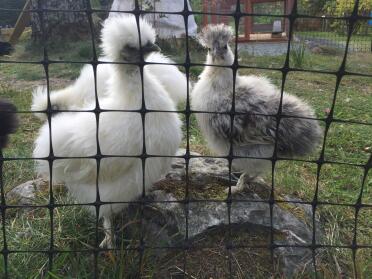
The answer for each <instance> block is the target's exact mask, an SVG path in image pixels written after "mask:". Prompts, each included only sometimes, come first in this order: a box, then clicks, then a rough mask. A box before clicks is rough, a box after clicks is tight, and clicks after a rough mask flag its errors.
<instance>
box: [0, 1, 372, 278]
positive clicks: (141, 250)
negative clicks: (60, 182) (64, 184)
mask: <svg viewBox="0 0 372 279" xmlns="http://www.w3.org/2000/svg"><path fill="white" fill-rule="evenodd" d="M38 2H39V7H43V6H42V4H41V3H42V2H44V1H38ZM241 2H242V1H239V0H237V1H236V5H235V7H236V8H235V10H233V11H230V12H228V13H226V12H224V13H210V14H208V15H215V16H226V17H229V18H230V17H231V19H232V20H233V21H234V28H235V34H239V28H240V23H241V20H242V18H245V17H249V16H256V17H260V16H265V17H275V18H278V17H280V18H282V19H286V20H288V27H289V28H288V30H289V34H287V36H288V38H292V37H293V32H294V28H295V24H296V21H298V20H299V19H322V20H324V19H325V18H326V19H329V20H342V21H346V22H347V25H348V33H347V39H346V45H345V47H344V49H343V50H342V51H343V55H342V61H341V64H340V66H339V67H338V69H337V70H335V71H331V70H312V69H302V68H296V67H291V63H290V59H291V57H290V50H291V47H292V46H291V45H292V44H293V41H292V40H288V43H287V51H286V55H285V60H284V65H283V66H280V67H268V66H267V67H266V66H249V65H241V63H240V62H239V49H238V46H239V43H238V38H239V36H236V39H235V45H234V54H235V60H234V63H233V64H232V65H231V66H221V67H227V68H230V69H231V70H232V72H233V77H234V89H233V90H234V94H233V100H234V98H235V77H236V75H237V73H238V71H240V70H242V69H257V70H270V71H277V72H278V73H280V74H281V81H282V82H281V94H282V96H283V92H284V90H285V86H286V81H287V77H288V75H289V74H291V73H294V72H301V73H307V74H308V75H312V74H314V75H315V74H317V75H323V74H324V75H328V76H329V75H332V76H334V77H335V78H336V85H335V87H334V91H333V97H332V103H331V106H330V108H329V111H328V113H327V116H326V117H321V118H317V119H314V120H317V121H320V122H322V123H323V124H324V127H325V128H324V139H323V144H322V148H321V151H320V155H319V157H318V158H316V159H314V160H305V159H288V158H285V159H283V158H280V157H278V156H277V154H276V153H277V152H276V148H275V151H274V155H273V156H272V157H271V158H267V160H270V161H271V163H272V169H271V172H272V173H271V192H270V196H269V198H268V199H267V200H261V201H257V200H254V199H252V200H246V199H245V200H236V199H234V198H233V197H232V195H231V191H230V192H229V194H228V195H227V198H226V199H225V200H224V201H223V202H224V203H225V204H226V206H227V218H228V225H227V226H226V228H227V229H226V236H225V243H224V244H225V248H226V251H227V259H226V263H227V266H228V267H227V269H228V271H229V272H228V273H229V274H228V275H227V277H230V278H237V277H235V275H233V270H232V269H233V267H232V266H233V262H234V260H235V259H234V258H233V256H232V251H234V250H237V249H247V250H249V249H267V250H269V251H270V253H271V262H270V263H269V264H271V265H272V266H273V270H274V269H275V265H276V264H277V263H276V262H275V257H274V251H276V250H278V249H281V248H286V249H288V248H292V249H309V250H311V252H312V262H311V267H310V269H311V270H312V274H314V276H315V277H319V276H320V275H319V274H318V273H317V272H316V271H317V270H318V266H317V262H318V261H317V259H316V257H317V253H318V252H319V251H321V250H322V249H348V250H350V251H351V255H352V257H351V260H352V272H351V275H352V276H354V277H355V278H361V276H362V275H361V274H359V273H358V271H359V270H361V269H360V267H359V266H358V265H359V264H358V259H357V253H358V251H359V250H360V249H372V244H371V239H369V241H370V243H363V244H360V243H358V238H357V232H358V218H359V215H360V212H361V210H363V209H370V208H371V206H372V205H371V204H367V203H364V202H363V195H364V194H365V193H366V189H365V188H366V187H367V182H368V181H367V179H368V172H369V170H370V169H371V167H372V155H369V159H368V161H367V162H366V163H365V164H359V163H349V162H341V161H337V160H329V159H327V158H326V157H325V152H326V146H327V145H326V142H327V136H328V133H329V130H330V127H331V125H332V124H334V123H343V124H347V123H350V124H353V125H364V126H365V127H368V126H370V125H372V123H366V122H365V121H363V119H359V120H344V119H342V117H341V118H340V117H337V116H336V115H335V105H336V100H337V98H338V97H339V96H338V93H339V87H340V84H341V81H342V80H343V78H345V77H347V76H353V77H355V76H360V77H364V78H372V74H371V73H356V72H352V71H349V70H348V69H347V59H348V55H349V45H350V41H351V38H352V36H353V30H354V29H353V27H354V26H355V25H356V24H357V23H358V22H359V21H362V20H363V21H366V20H371V18H370V17H369V16H365V15H360V14H359V12H358V11H359V4H360V1H358V0H356V1H355V5H354V8H353V10H352V12H351V14H349V15H347V16H343V17H331V16H326V17H321V16H312V15H306V14H300V13H299V12H298V9H297V6H298V5H297V1H294V5H293V8H292V9H291V12H290V13H289V14H284V15H277V14H275V15H270V14H266V13H265V14H251V13H246V12H245V11H244V10H242V9H241V7H242V6H241V4H242V3H241ZM140 7H141V5H140V4H139V2H138V1H135V9H134V10H133V11H125V12H123V11H110V12H111V13H130V14H133V15H134V16H135V17H136V19H137V23H138V22H139V18H140V17H141V16H142V15H144V14H156V13H158V14H162V15H167V14H173V15H179V16H182V17H183V19H184V25H185V30H186V37H185V60H184V62H182V63H175V64H173V65H176V66H178V67H180V68H182V69H184V72H185V74H186V77H187V80H189V79H190V75H191V69H192V68H194V67H203V66H206V65H205V64H204V63H203V62H202V61H194V60H193V59H191V57H190V38H189V36H188V30H189V28H188V17H189V16H190V15H195V16H203V15H205V14H206V13H203V12H201V11H191V10H189V8H188V3H187V1H185V3H184V9H183V10H182V11H180V12H166V11H161V12H154V11H145V10H141V8H140ZM0 11H2V12H7V11H8V12H20V10H14V9H7V8H4V7H2V6H0ZM30 12H31V13H33V14H37V16H38V17H39V20H40V23H41V29H42V30H43V28H44V25H45V16H46V15H47V14H48V13H55V12H64V13H70V12H71V13H85V14H86V16H87V18H88V22H89V28H90V33H91V43H92V49H93V59H92V60H91V61H90V62H89V64H91V65H92V67H93V71H94V76H95V83H96V84H97V67H99V65H100V64H104V63H107V62H103V61H99V55H98V50H97V46H96V41H97V38H98V37H99V34H96V31H95V28H94V20H93V16H94V14H98V13H107V11H105V10H100V9H93V8H92V7H91V4H90V1H86V9H83V10H74V11H70V10H49V9H44V8H39V9H33V10H30ZM138 32H140V29H139V28H138ZM42 41H43V45H42V49H43V58H42V60H41V61H36V62H31V61H18V60H17V61H13V60H11V59H10V60H9V59H0V67H1V65H6V64H19V65H21V66H22V65H23V64H37V65H41V66H42V67H43V69H44V72H45V78H46V81H47V88H48V109H47V111H46V113H47V115H48V120H49V123H51V121H52V113H53V112H54V111H53V108H52V106H51V103H50V99H49V92H50V91H51V90H50V67H51V65H56V64H62V63H72V64H73V63H76V64H79V63H81V62H80V61H73V60H53V59H51V58H50V55H49V53H50V49H48V47H49V46H48V44H47V42H48V38H47V35H46V32H43V40H42ZM149 64H156V63H150V62H142V63H139V64H138V66H139V67H140V69H141V71H140V73H141V80H142V96H143V98H142V107H141V108H140V109H138V110H128V112H133V113H140V114H141V117H142V124H143V143H144V146H143V150H144V152H143V154H141V155H140V156H119V155H118V156H119V157H135V158H138V159H140V160H141V161H142V166H143V171H142V173H143V182H144V179H145V178H144V169H145V164H146V160H148V159H149V158H152V157H156V156H154V155H150V154H147V153H146V146H145V137H146V131H145V117H146V114H148V113H151V112H161V111H154V110H149V109H147V108H146V105H145V99H144V92H143V91H144V90H143V68H144V66H146V65H149ZM188 89H189V88H188ZM188 91H189V90H188ZM367 94H371V92H367ZM95 96H96V97H95V98H96V107H95V108H94V109H92V110H90V111H88V112H89V113H94V114H95V117H96V125H97V127H99V119H100V114H101V113H102V112H105V111H107V110H102V109H101V108H100V107H99V102H98V95H97V88H96V92H95ZM187 96H188V100H187V102H186V105H185V109H182V110H179V111H176V112H174V113H177V114H182V115H183V117H184V119H185V121H184V123H185V133H184V137H185V146H186V152H185V154H184V155H181V156H173V157H175V158H181V159H184V160H185V164H186V189H185V196H184V198H183V199H180V200H178V201H177V202H179V203H182V204H183V205H184V210H185V216H186V218H185V221H184V222H185V226H186V234H185V235H186V236H185V238H184V240H183V241H181V242H180V243H179V244H178V245H176V246H171V247H164V246H160V245H158V244H157V243H146V241H145V239H144V233H143V232H142V231H140V232H139V236H140V237H139V242H138V243H137V245H135V246H134V247H129V248H125V247H118V248H117V249H119V250H120V249H128V250H133V251H135V252H137V253H138V255H139V261H138V263H137V264H138V267H137V268H138V272H137V276H138V277H137V278H148V277H145V271H144V270H143V268H142V266H143V265H142V262H143V261H144V260H145V259H144V258H145V257H146V251H147V250H149V249H164V250H167V249H169V250H181V251H183V252H184V256H183V267H182V270H183V272H180V273H179V275H178V276H180V277H174V278H181V277H186V278H196V277H193V276H191V275H189V274H188V273H187V272H186V271H185V270H187V256H186V255H187V252H188V251H190V249H192V248H193V247H192V242H191V241H190V239H189V237H188V233H187V232H188V226H189V220H188V215H189V214H188V208H189V204H190V203H207V202H208V203H214V202H215V203H216V204H217V203H218V202H221V201H220V200H215V199H203V200H193V199H191V198H190V196H189V179H188V166H189V162H190V160H191V159H192V158H200V157H202V158H208V157H213V156H199V155H192V152H191V151H192V150H191V149H192V148H191V147H190V125H191V117H192V114H195V113H208V112H200V111H198V112H196V111H193V110H192V108H191V106H190V101H189V96H190V95H189V92H188V95H187ZM233 104H234V102H233ZM369 105H372V104H369ZM69 111H70V112H71V110H69ZM164 112H166V111H164ZM17 113H18V114H20V115H22V114H29V113H34V112H31V111H26V110H19V111H18V112H17ZM209 113H211V112H209ZM223 113H225V114H228V115H230V116H231V124H233V122H234V116H236V115H238V114H239V113H237V112H235V105H233V106H232V109H231V111H229V112H223ZM274 117H276V119H277V127H278V125H279V123H280V120H281V119H282V118H283V116H282V114H281V106H280V107H279V109H278V113H277V114H276V115H274ZM284 117H285V116H284ZM232 126H233V125H232ZM51 130H52V129H51V127H50V124H49V131H50V133H51ZM371 137H372V135H371ZM96 138H97V146H98V147H97V149H98V150H97V154H96V155H95V156H90V157H88V158H89V159H93V160H96V163H97V164H96V165H97V179H96V191H97V199H96V201H95V202H94V203H90V204H87V205H89V206H94V207H95V208H96V212H97V216H98V215H99V210H100V207H101V206H102V205H104V204H108V203H109V202H102V201H101V200H100V198H99V183H98V176H99V173H100V164H101V162H102V160H104V159H105V158H109V157H110V156H107V155H104V154H102V153H101V151H100V148H99V141H98V129H97V136H96ZM51 140H52V139H51V137H50V141H51ZM230 142H231V144H230V145H231V146H233V145H232V139H230ZM275 145H277V143H275ZM50 147H51V151H50V154H49V156H47V157H45V158H38V159H42V160H47V161H48V162H49V169H50V176H51V177H52V176H53V172H52V170H53V168H52V166H53V162H54V161H55V160H60V159H64V158H63V157H58V156H56V155H54V153H53V148H52V144H50ZM233 154H234V153H233V150H232V147H231V148H230V154H229V155H227V156H219V158H222V159H225V160H227V161H228V163H229V170H230V180H232V176H231V172H232V161H233V160H234V159H236V158H238V157H237V156H234V155H233ZM34 159H35V158H15V157H4V156H3V155H1V157H0V171H1V176H0V177H1V179H0V185H1V206H0V209H1V231H2V232H1V234H2V247H1V250H0V253H1V257H2V258H3V260H2V261H1V262H2V265H1V267H0V274H1V275H0V276H1V277H2V278H15V277H13V276H12V274H11V273H9V258H10V257H12V255H14V254H17V253H23V254H28V253H39V254H44V255H47V257H48V265H47V267H45V268H46V269H47V270H50V271H52V270H53V266H54V264H55V260H56V255H57V254H63V253H77V252H78V253H80V255H83V254H84V253H90V254H92V255H93V259H94V260H93V261H92V263H93V264H92V265H91V267H92V274H93V275H92V276H94V277H95V278H96V277H102V276H103V275H102V274H101V273H100V272H99V270H98V261H100V260H101V257H102V253H103V252H105V251H107V250H108V249H101V248H99V241H100V237H99V233H100V231H99V227H100V222H99V220H98V218H96V222H95V236H96V241H95V246H94V247H91V248H86V249H78V250H74V249H72V250H69V251H66V250H63V249H62V250H60V249H59V248H58V247H56V246H55V238H54V230H55V223H54V220H55V214H56V213H55V210H56V209H57V208H61V209H62V210H63V209H64V208H66V207H68V206H75V207H76V206H80V204H76V203H74V204H58V203H57V202H56V199H55V190H54V188H53V187H52V185H49V203H48V204H47V205H32V206H28V207H32V208H45V209H47V210H48V212H49V218H50V224H49V227H50V241H49V248H48V249H46V250H42V249H37V250H33V249H24V248H23V247H19V249H12V248H10V247H9V246H8V239H9V235H8V229H7V226H9V225H10V224H9V223H7V212H8V211H9V210H11V209H17V208H22V207H26V206H23V205H10V204H9V202H8V201H7V198H6V194H5V189H4V173H3V165H4V164H5V163H7V162H17V163H18V162H22V161H24V160H34ZM77 159H78V157H77ZM282 160H286V161H291V160H293V161H296V162H306V163H309V164H314V165H316V169H317V170H316V187H315V191H314V195H313V199H312V201H310V202H308V201H296V202H292V201H290V200H283V199H281V198H279V197H278V196H277V195H276V192H275V191H276V187H277V185H276V183H275V179H274V177H275V171H276V166H277V164H278V162H280V161H282ZM333 164H335V165H342V166H345V167H350V168H358V169H360V170H361V171H362V172H363V178H362V183H361V186H360V188H359V194H358V198H357V200H356V202H355V203H341V202H340V203H338V202H327V201H321V200H320V199H319V180H320V176H321V170H322V168H323V166H324V165H333ZM51 177H50V180H52V179H51ZM230 182H231V181H230ZM230 190H231V187H230ZM146 194H147V193H146V192H145V190H144V187H143V195H142V197H141V198H140V199H139V200H136V201H133V202H131V203H135V204H138V205H139V206H140V208H141V209H142V210H140V213H139V214H140V219H141V220H142V218H143V214H144V213H143V208H144V207H145V206H146V205H149V203H151V202H149V201H148V200H146ZM167 202H169V203H171V202H173V203H174V202H175V201H164V203H167ZM235 202H264V203H266V204H268V205H269V206H270V220H271V224H273V216H274V213H273V211H274V206H275V205H278V204H284V203H287V204H290V203H297V204H299V203H303V204H306V205H310V206H311V208H312V224H311V227H312V232H313V234H312V241H311V243H309V244H306V243H305V244H303V245H300V244H291V243H285V244H278V242H276V241H275V237H274V234H275V232H274V227H273V225H272V226H271V229H270V231H269V232H268V233H269V235H270V237H269V239H270V242H269V244H268V245H255V244H247V245H241V244H239V245H236V244H234V243H233V241H231V234H232V230H233V224H231V206H232V204H233V203H235ZM320 206H337V207H347V208H350V209H351V210H352V211H353V212H354V224H353V226H352V227H351V228H350V230H351V231H352V239H351V242H350V244H348V245H345V244H337V243H336V244H323V243H319V242H318V241H317V239H318V238H317V233H319V230H317V226H318V223H317V221H316V219H317V212H318V209H319V207H320ZM245 264H254V257H253V259H250V260H249V259H247V262H246V263H245ZM366 268H367V269H368V267H366ZM273 274H274V273H273ZM366 274H368V273H366ZM25 276H26V275H25ZM246 276H247V277H246V278H251V277H255V275H254V274H249V275H246ZM340 276H341V275H340ZM367 276H368V275H367ZM216 278H217V277H216Z"/></svg>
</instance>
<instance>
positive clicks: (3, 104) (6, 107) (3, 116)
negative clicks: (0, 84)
mask: <svg viewBox="0 0 372 279" xmlns="http://www.w3.org/2000/svg"><path fill="white" fill-rule="evenodd" d="M16 111H17V109H16V107H15V106H14V105H13V104H12V103H10V102H7V101H4V100H0V149H2V148H4V147H5V145H6V143H7V141H8V135H9V134H10V133H14V132H15V130H16V129H17V127H18V118H17V116H16V114H15V112H16Z"/></svg>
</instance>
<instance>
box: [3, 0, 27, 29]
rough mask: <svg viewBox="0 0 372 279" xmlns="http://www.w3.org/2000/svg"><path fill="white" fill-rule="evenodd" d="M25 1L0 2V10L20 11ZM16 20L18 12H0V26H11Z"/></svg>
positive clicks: (6, 0)
mask: <svg viewBox="0 0 372 279" xmlns="http://www.w3.org/2000/svg"><path fill="white" fill-rule="evenodd" d="M25 3H26V0H0V6H1V8H6V9H22V8H23V6H24V5H25ZM17 18H18V12H11V11H4V10H3V11H2V10H0V26H7V25H9V26H13V25H14V24H15V23H16V21H17Z"/></svg>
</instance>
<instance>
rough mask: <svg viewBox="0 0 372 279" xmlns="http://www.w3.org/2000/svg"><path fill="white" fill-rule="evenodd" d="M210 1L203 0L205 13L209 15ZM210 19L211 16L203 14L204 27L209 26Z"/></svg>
mask: <svg viewBox="0 0 372 279" xmlns="http://www.w3.org/2000/svg"><path fill="white" fill-rule="evenodd" d="M208 2H209V0H203V13H208V12H209V11H208V4H209V3H208ZM208 17H209V15H206V14H203V26H207V25H208V23H209V22H208Z"/></svg>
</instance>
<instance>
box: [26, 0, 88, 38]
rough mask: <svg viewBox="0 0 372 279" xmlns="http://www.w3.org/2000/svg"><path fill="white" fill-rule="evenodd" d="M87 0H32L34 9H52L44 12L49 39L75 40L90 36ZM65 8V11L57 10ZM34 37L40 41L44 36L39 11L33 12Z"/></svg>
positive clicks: (45, 30) (46, 33) (46, 32)
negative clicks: (86, 11) (86, 10)
mask: <svg viewBox="0 0 372 279" xmlns="http://www.w3.org/2000/svg"><path fill="white" fill-rule="evenodd" d="M86 3H87V0H31V7H32V9H38V8H39V9H40V8H43V9H51V10H56V11H48V12H44V13H43V22H44V32H45V35H46V37H47V38H48V40H49V41H53V42H55V41H61V40H74V39H81V38H84V37H87V36H89V34H90V30H89V23H88V18H87V15H86V13H85V12H72V11H77V10H85V9H86V8H87V6H86ZM57 10H63V11H57ZM31 27H32V38H33V39H34V41H37V42H40V41H41V40H42V38H43V30H42V26H41V20H40V16H39V14H38V13H32V14H31Z"/></svg>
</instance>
